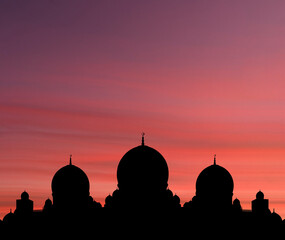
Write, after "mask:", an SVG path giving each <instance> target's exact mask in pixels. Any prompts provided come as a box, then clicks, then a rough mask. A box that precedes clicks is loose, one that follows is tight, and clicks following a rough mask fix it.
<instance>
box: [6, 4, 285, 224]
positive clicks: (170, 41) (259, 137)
mask: <svg viewBox="0 0 285 240" xmlns="http://www.w3.org/2000/svg"><path fill="white" fill-rule="evenodd" d="M18 4H19V5H18ZM284 10H285V3H284V2H282V1H274V3H273V2H268V1H264V0H259V1H255V0H252V1H239V2H235V3H233V2H228V1H222V0H218V1H214V2H213V1H207V0H205V1H179V2H174V1H168V0H166V1H165V0H164V1H155V2H154V1H144V2H141V3H137V2H134V1H128V0H127V1H123V2H118V1H110V2H106V1H86V2H85V4H82V3H81V1H75V0H71V1H69V4H68V5H67V4H66V3H64V2H51V1H41V2H34V1H25V3H17V4H16V3H12V2H10V1H6V2H1V3H0V16H1V19H2V22H3V24H1V26H0V27H1V32H2V37H1V39H0V52H1V57H0V70H1V71H0V72H1V80H0V134H1V138H0V146H1V153H0V218H1V219H2V218H3V216H4V215H5V214H7V213H8V212H9V211H10V209H12V210H13V211H14V210H15V201H16V199H17V198H19V197H20V194H21V192H23V191H24V190H26V191H27V192H28V193H29V194H30V198H31V199H32V200H33V201H34V205H35V208H36V209H41V208H42V207H43V205H44V202H45V200H46V199H47V198H50V199H52V195H51V188H50V184H51V179H52V177H53V175H54V173H55V172H56V171H57V170H58V169H59V168H61V167H62V166H64V165H66V164H68V161H69V154H73V163H74V164H75V165H77V166H78V167H80V168H81V169H82V170H84V171H85V172H86V174H87V175H88V177H89V180H90V184H91V189H90V193H91V195H92V197H93V198H94V199H95V200H96V201H100V202H101V204H102V205H104V199H105V197H106V196H107V195H108V194H111V193H112V192H113V191H114V190H115V189H116V187H117V180H116V169H117V165H118V163H119V161H120V159H121V157H122V156H123V155H124V153H125V152H127V151H128V150H129V149H130V148H132V147H135V146H137V145H139V144H140V140H141V139H140V137H141V135H140V134H141V132H142V131H144V132H145V133H146V137H145V142H146V145H149V146H151V147H153V148H155V149H157V150H158V151H159V152H160V153H161V154H162V155H163V156H164V157H165V159H166V161H167V163H168V166H169V171H170V177H169V188H170V190H172V191H173V193H176V194H177V195H178V196H179V197H180V199H181V203H182V204H183V203H184V202H185V201H189V200H191V199H192V197H193V196H194V195H195V182H196V178H197V176H198V175H199V173H200V172H201V171H202V170H203V169H204V168H205V167H207V166H208V165H210V164H212V163H213V155H214V154H217V164H219V165H221V166H223V167H225V168H226V169H227V170H228V171H229V172H230V173H231V175H232V176H233V179H234V183H235V188H234V196H233V198H238V199H240V201H241V204H242V207H243V208H244V209H250V204H251V201H252V200H253V199H254V198H255V194H256V193H257V192H258V191H259V190H261V191H263V192H264V194H265V198H268V199H269V207H270V210H271V211H272V210H273V208H275V211H276V212H277V213H278V214H280V216H281V217H282V218H285V186H284V183H285V161H284V159H285V137H284V136H285V111H284V105H285V95H284V88H285V81H284V77H285V71H284V63H285V51H284V50H285V31H284V26H285V15H284Z"/></svg>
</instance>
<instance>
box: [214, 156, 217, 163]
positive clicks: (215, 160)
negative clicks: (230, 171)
mask: <svg viewBox="0 0 285 240" xmlns="http://www.w3.org/2000/svg"><path fill="white" fill-rule="evenodd" d="M216 156H217V155H216V154H214V165H216Z"/></svg>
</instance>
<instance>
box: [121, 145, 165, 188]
mask: <svg viewBox="0 0 285 240" xmlns="http://www.w3.org/2000/svg"><path fill="white" fill-rule="evenodd" d="M117 179H118V187H119V189H126V188H127V189H132V190H135V189H137V188H148V189H152V188H153V189H163V190H165V189H166V188H167V185H168V184H167V182H168V166H167V163H166V161H165V159H164V157H163V156H162V155H161V154H160V153H159V152H158V151H156V150H155V149H153V148H151V147H148V146H146V145H144V144H142V145H140V146H138V147H135V148H133V149H131V150H129V151H128V152H127V153H126V154H125V155H124V156H123V157H122V159H121V161H120V162H119V165H118V168H117Z"/></svg>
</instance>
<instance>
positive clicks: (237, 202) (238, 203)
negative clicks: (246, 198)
mask: <svg viewBox="0 0 285 240" xmlns="http://www.w3.org/2000/svg"><path fill="white" fill-rule="evenodd" d="M233 205H236V206H239V205H240V201H239V200H238V199H237V198H236V199H235V200H234V201H233Z"/></svg>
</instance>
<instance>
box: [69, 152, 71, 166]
mask: <svg viewBox="0 0 285 240" xmlns="http://www.w3.org/2000/svg"><path fill="white" fill-rule="evenodd" d="M69 157H70V158H69V165H72V154H70V155H69Z"/></svg>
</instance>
